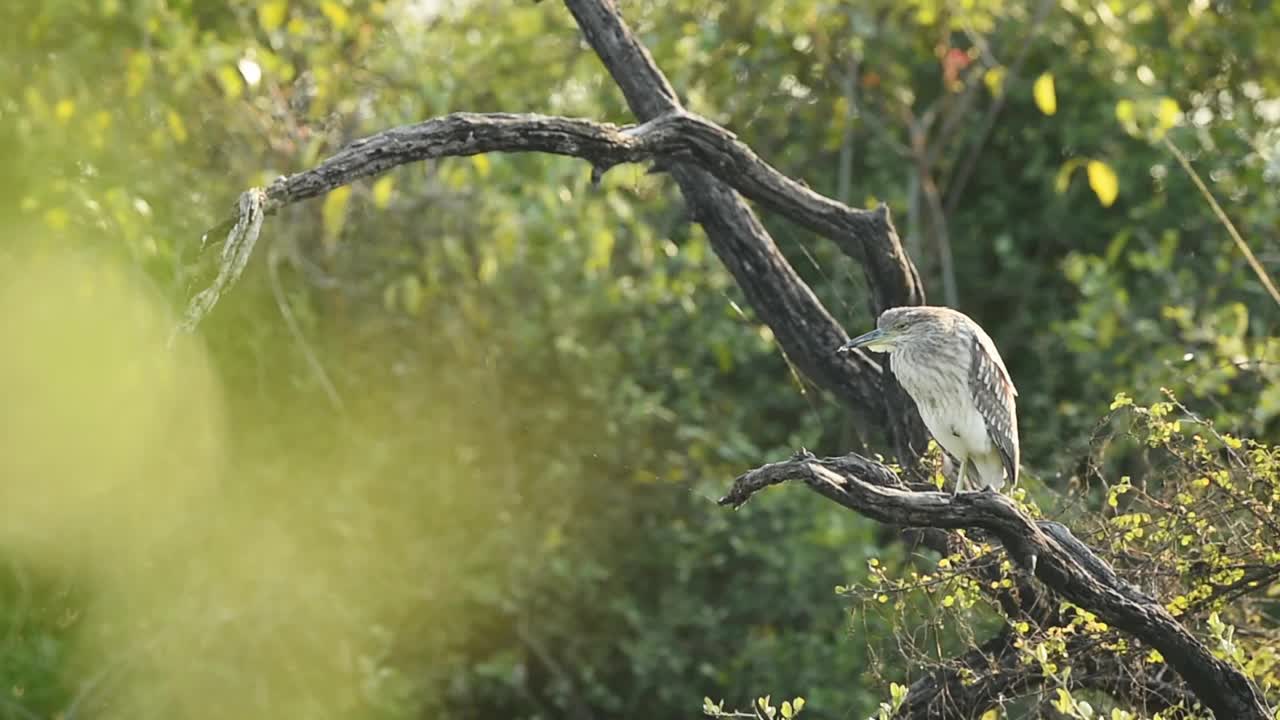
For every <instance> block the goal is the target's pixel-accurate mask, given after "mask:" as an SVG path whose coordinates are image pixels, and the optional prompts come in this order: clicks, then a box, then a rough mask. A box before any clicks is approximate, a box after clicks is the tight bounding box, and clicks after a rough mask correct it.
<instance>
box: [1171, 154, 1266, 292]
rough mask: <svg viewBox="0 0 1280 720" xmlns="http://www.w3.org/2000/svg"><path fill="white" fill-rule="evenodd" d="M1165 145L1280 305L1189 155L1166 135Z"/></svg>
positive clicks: (1256, 263) (1263, 273) (1250, 253)
mask: <svg viewBox="0 0 1280 720" xmlns="http://www.w3.org/2000/svg"><path fill="white" fill-rule="evenodd" d="M1164 144H1165V147H1167V148H1169V152H1171V153H1173V156H1174V157H1176V158H1178V163H1179V164H1181V165H1182V169H1183V170H1186V171H1187V174H1188V175H1190V176H1191V181H1192V182H1194V183H1195V184H1196V187H1197V188H1199V189H1200V194H1201V195H1203V196H1204V199H1205V200H1207V201H1208V202H1209V207H1211V208H1213V214H1214V215H1217V216H1218V221H1219V222H1221V223H1222V225H1223V227H1225V228H1226V229H1227V233H1228V234H1229V235H1231V239H1232V240H1235V241H1236V246H1237V247H1239V248H1240V252H1241V253H1244V259H1245V260H1247V261H1248V262H1249V267H1251V268H1253V272H1254V274H1255V275H1257V276H1258V282H1261V283H1262V286H1263V287H1265V288H1266V289H1267V292H1269V293H1271V299H1272V300H1275V301H1276V304H1277V305H1280V291H1277V290H1276V286H1275V285H1274V284H1273V283H1272V282H1271V278H1270V277H1268V276H1267V271H1266V269H1264V268H1263V267H1262V263H1260V262H1258V258H1256V257H1254V255H1253V251H1252V250H1250V249H1249V244H1248V243H1246V242H1245V241H1244V238H1243V237H1241V236H1240V232H1239V231H1238V230H1236V226H1235V225H1234V224H1232V222H1231V218H1229V217H1227V213H1226V212H1225V211H1224V210H1223V209H1222V206H1221V205H1219V204H1218V201H1217V200H1216V199H1214V197H1213V193H1211V192H1209V188H1208V187H1207V186H1206V185H1205V184H1204V180H1201V179H1200V175H1199V174H1198V173H1197V172H1196V171H1195V169H1194V168H1192V167H1191V162H1190V161H1188V160H1187V156H1186V155H1184V154H1182V151H1181V150H1179V149H1178V146H1177V145H1174V144H1173V140H1170V139H1169V136H1168V135H1166V136H1165V138H1164Z"/></svg>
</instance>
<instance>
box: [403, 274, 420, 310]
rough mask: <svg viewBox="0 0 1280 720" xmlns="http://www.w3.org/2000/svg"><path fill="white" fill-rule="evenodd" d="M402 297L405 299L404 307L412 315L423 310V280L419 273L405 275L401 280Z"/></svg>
mask: <svg viewBox="0 0 1280 720" xmlns="http://www.w3.org/2000/svg"><path fill="white" fill-rule="evenodd" d="M400 293H401V294H400V297H401V299H402V300H403V301H404V309H405V311H406V312H408V313H409V314H410V315H417V314H418V313H420V312H422V300H423V295H422V281H421V280H419V279H418V276H417V275H405V276H404V277H403V278H401V280H400Z"/></svg>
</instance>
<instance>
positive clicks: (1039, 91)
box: [1032, 72, 1058, 115]
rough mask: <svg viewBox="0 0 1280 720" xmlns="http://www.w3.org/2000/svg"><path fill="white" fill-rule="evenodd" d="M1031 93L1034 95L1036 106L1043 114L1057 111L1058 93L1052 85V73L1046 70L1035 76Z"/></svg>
mask: <svg viewBox="0 0 1280 720" xmlns="http://www.w3.org/2000/svg"><path fill="white" fill-rule="evenodd" d="M1032 94H1033V95H1035V99H1036V107H1038V108H1040V112H1042V113H1044V114H1045V115H1052V114H1054V113H1056V112H1058V94H1057V92H1055V90H1054V87H1053V73H1048V72H1047V73H1044V74H1042V75H1041V76H1040V77H1038V78H1036V83H1035V85H1034V86H1033V87H1032Z"/></svg>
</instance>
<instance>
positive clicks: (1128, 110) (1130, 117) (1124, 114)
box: [1116, 100, 1138, 133]
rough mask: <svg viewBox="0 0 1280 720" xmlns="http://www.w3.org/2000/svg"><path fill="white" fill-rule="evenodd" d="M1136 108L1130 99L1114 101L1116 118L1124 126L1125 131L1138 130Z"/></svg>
mask: <svg viewBox="0 0 1280 720" xmlns="http://www.w3.org/2000/svg"><path fill="white" fill-rule="evenodd" d="M1137 117H1138V109H1137V107H1136V106H1135V105H1134V103H1133V101H1132V100H1121V101H1119V102H1117V103H1116V120H1119V121H1120V124H1121V125H1123V126H1124V129H1125V130H1126V131H1127V132H1130V133H1135V132H1137V130H1138V120H1137Z"/></svg>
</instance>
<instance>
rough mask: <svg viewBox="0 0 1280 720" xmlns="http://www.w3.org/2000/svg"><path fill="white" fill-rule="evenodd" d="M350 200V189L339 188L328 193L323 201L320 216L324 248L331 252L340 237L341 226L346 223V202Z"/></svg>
mask: <svg viewBox="0 0 1280 720" xmlns="http://www.w3.org/2000/svg"><path fill="white" fill-rule="evenodd" d="M350 199H351V188H350V187H340V188H338V189H336V190H334V191H333V192H331V193H329V194H328V196H326V197H325V199H324V207H323V208H321V210H320V216H321V218H322V219H323V221H324V246H325V249H326V250H333V248H334V246H335V245H337V243H338V238H339V237H340V236H341V235H342V226H343V225H345V224H346V222H347V202H348V201H349V200H350Z"/></svg>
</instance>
